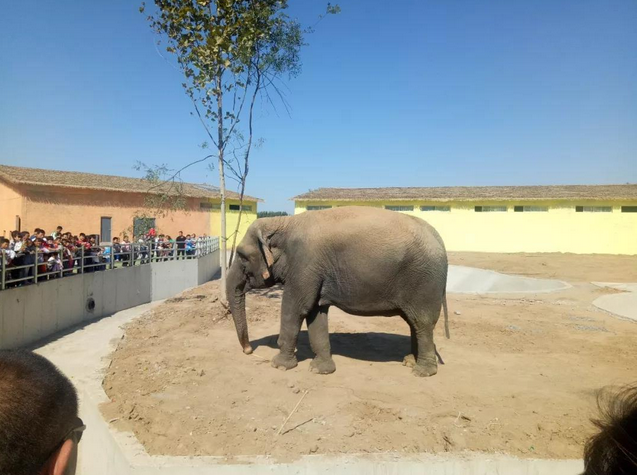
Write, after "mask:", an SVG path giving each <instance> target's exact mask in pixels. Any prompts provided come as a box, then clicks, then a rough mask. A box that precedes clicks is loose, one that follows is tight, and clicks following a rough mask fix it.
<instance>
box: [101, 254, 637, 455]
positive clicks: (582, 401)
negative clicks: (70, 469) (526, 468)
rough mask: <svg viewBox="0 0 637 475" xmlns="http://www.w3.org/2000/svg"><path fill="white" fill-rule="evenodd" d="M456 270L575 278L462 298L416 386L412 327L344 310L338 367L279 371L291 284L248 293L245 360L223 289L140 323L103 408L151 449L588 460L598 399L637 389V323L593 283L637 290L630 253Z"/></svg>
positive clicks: (512, 259) (304, 347)
mask: <svg viewBox="0 0 637 475" xmlns="http://www.w3.org/2000/svg"><path fill="white" fill-rule="evenodd" d="M450 257H451V259H450V260H451V263H454V264H461V265H466V266H474V267H482V268H488V269H494V270H498V271H502V272H508V273H515V274H520V275H528V276H537V277H553V278H559V279H563V280H567V281H569V282H571V283H574V286H573V288H570V289H568V290H565V291H560V292H554V293H548V294H537V295H526V296H522V295H517V296H516V295H506V296H498V295H489V296H476V295H458V294H450V295H449V296H448V297H449V308H450V326H451V340H446V339H445V338H444V335H443V330H442V324H439V325H438V327H437V328H436V342H437V345H438V349H439V351H440V353H441V355H442V357H443V359H444V360H445V363H446V364H445V365H441V366H439V371H438V374H437V375H436V376H434V377H431V378H416V377H414V376H412V374H411V372H410V370H409V369H408V368H406V367H404V366H402V364H401V362H402V359H403V357H404V356H405V355H406V354H407V353H408V352H409V337H408V335H409V331H408V328H407V325H406V324H405V323H404V322H403V321H402V320H401V319H400V318H382V317H353V316H350V315H347V314H345V313H343V312H342V311H340V310H338V309H336V308H332V309H330V333H331V342H332V352H333V354H334V360H335V362H336V366H337V369H336V373H334V374H332V375H316V374H313V373H311V372H309V371H308V368H309V362H310V359H311V357H312V353H311V350H310V349H309V344H308V339H307V332H306V331H305V329H304V330H303V332H302V334H301V338H300V341H299V350H298V356H299V366H298V367H297V368H295V369H293V370H290V371H287V372H284V371H279V370H276V369H274V368H272V367H270V364H269V359H270V358H272V357H273V356H274V355H275V354H276V352H277V350H275V347H276V339H277V334H278V327H279V307H280V296H281V290H280V289H271V290H269V291H263V292H260V293H253V294H251V295H249V296H248V304H247V307H248V317H249V325H250V327H249V329H250V337H251V341H252V345H253V348H255V352H254V354H253V355H250V356H246V355H244V354H243V353H242V351H241V348H240V345H239V343H238V341H237V337H236V333H235V330H234V326H233V324H232V320H231V319H230V318H229V317H228V316H227V315H226V313H225V311H224V309H223V308H222V307H221V306H220V305H219V302H218V301H217V299H216V295H217V292H218V283H217V282H216V281H214V282H210V283H208V284H205V285H203V286H201V287H198V288H196V289H193V290H191V291H187V292H185V293H184V294H182V295H181V296H179V297H177V298H173V299H170V300H168V301H167V302H166V303H164V304H162V305H160V306H158V307H156V308H155V309H154V310H152V311H151V312H149V313H148V314H146V315H145V316H143V317H141V318H140V319H138V320H136V321H134V322H132V323H131V324H130V325H129V326H128V327H127V329H126V334H125V338H123V339H122V341H121V342H120V344H119V347H118V349H117V351H116V352H115V353H114V355H113V361H112V364H111V366H110V368H109V370H108V373H107V375H106V377H105V380H104V389H105V390H106V393H107V395H108V396H109V398H110V399H111V402H110V403H107V404H105V405H103V407H102V410H103V412H104V415H105V417H106V419H107V420H110V421H112V424H113V425H114V426H115V427H117V428H119V429H121V430H131V431H133V432H134V433H135V434H136V436H137V437H138V439H139V440H140V441H141V443H142V444H143V445H144V446H145V447H146V449H147V450H148V451H149V453H151V454H165V455H219V456H226V457H228V458H229V459H232V457H234V456H238V455H272V456H273V457H275V458H276V459H278V460H282V461H283V460H290V459H294V458H296V457H299V456H301V455H304V454H309V453H323V454H341V453H365V452H388V451H389V452H398V453H400V452H408V453H412V452H449V451H463V450H473V451H482V452H488V453H493V452H498V453H502V452H504V453H509V454H512V455H515V456H521V457H533V458H535V457H541V458H549V457H550V458H579V457H581V455H582V448H583V444H584V441H585V440H586V438H587V436H588V435H590V433H591V431H592V425H591V424H590V422H589V420H590V417H591V416H593V415H594V414H595V413H596V410H595V396H596V393H597V391H598V390H599V389H600V388H602V387H604V386H607V385H622V384H626V383H630V382H634V381H635V380H637V370H636V369H635V361H636V359H637V324H635V323H633V322H628V321H624V320H620V319H617V318H615V317H613V316H611V315H609V314H606V313H604V312H602V311H600V310H598V309H596V308H595V307H593V306H592V305H591V302H592V301H593V300H594V299H595V298H597V297H598V296H600V295H603V294H604V293H609V292H615V291H613V290H610V289H601V288H597V287H595V286H593V285H591V284H589V283H587V282H589V281H591V280H593V281H595V280H601V281H618V282H628V281H633V282H637V275H636V272H637V270H636V269H637V261H636V258H631V257H616V256H576V255H563V254H559V255H558V254H555V255H522V254H518V255H498V254H489V255H480V254H474V253H452V254H451V256H450Z"/></svg>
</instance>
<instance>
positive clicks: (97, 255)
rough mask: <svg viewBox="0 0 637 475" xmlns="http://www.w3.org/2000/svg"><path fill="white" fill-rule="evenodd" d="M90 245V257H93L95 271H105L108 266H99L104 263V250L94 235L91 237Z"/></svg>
mask: <svg viewBox="0 0 637 475" xmlns="http://www.w3.org/2000/svg"><path fill="white" fill-rule="evenodd" d="M89 243H90V255H91V264H93V267H92V269H93V271H100V270H104V269H105V268H106V266H104V265H99V264H101V263H102V255H103V252H102V248H101V247H99V245H98V244H97V239H96V238H95V236H94V235H91V237H90V238H89Z"/></svg>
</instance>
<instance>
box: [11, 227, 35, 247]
mask: <svg viewBox="0 0 637 475" xmlns="http://www.w3.org/2000/svg"><path fill="white" fill-rule="evenodd" d="M19 237H20V239H19V241H18V242H16V243H15V244H14V245H13V250H14V251H15V252H20V249H22V247H23V246H24V245H25V243H26V242H27V241H29V240H30V239H31V236H30V234H29V232H28V231H23V232H22V233H21V234H20V235H19Z"/></svg>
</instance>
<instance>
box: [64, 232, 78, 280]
mask: <svg viewBox="0 0 637 475" xmlns="http://www.w3.org/2000/svg"><path fill="white" fill-rule="evenodd" d="M61 244H62V251H63V252H62V257H63V260H62V267H63V268H64V275H71V274H73V265H74V263H75V246H73V244H72V242H71V241H69V240H68V239H66V238H65V239H62V242H61Z"/></svg>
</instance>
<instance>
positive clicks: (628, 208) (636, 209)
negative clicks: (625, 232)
mask: <svg viewBox="0 0 637 475" xmlns="http://www.w3.org/2000/svg"><path fill="white" fill-rule="evenodd" d="M622 213H637V206H622Z"/></svg>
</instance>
